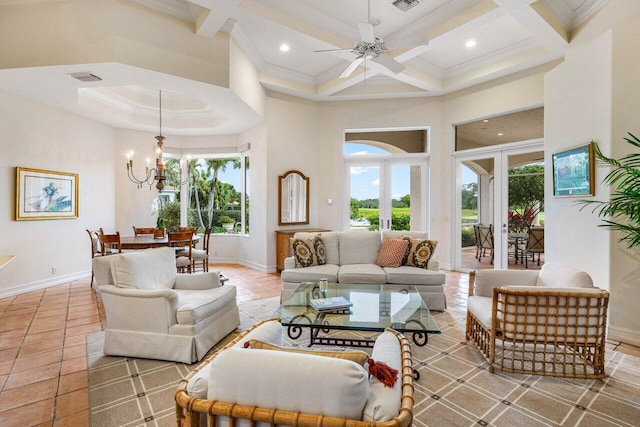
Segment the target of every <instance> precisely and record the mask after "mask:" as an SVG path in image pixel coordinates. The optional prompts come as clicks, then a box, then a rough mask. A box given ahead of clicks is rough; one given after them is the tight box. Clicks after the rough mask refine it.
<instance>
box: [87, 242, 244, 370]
mask: <svg viewBox="0 0 640 427" xmlns="http://www.w3.org/2000/svg"><path fill="white" fill-rule="evenodd" d="M93 268H94V272H95V276H96V286H97V288H98V289H99V291H100V294H101V297H102V301H103V303H104V309H105V312H106V315H107V327H106V329H105V339H104V353H105V354H108V355H114V356H131V357H143V358H149V359H161V360H173V361H176V362H183V363H193V362H195V361H197V360H200V359H201V358H202V357H204V355H205V354H206V353H207V351H208V350H209V349H210V348H211V347H213V346H214V345H215V344H216V343H217V342H218V341H220V340H221V339H222V338H224V337H225V336H226V335H227V334H229V333H230V332H231V331H233V330H235V329H236V327H237V326H238V325H239V324H240V315H239V311H238V306H237V304H236V288H235V286H233V285H224V286H222V285H221V284H220V275H219V273H218V272H208V273H198V274H177V273H176V258H175V252H174V250H173V248H168V247H165V248H158V249H145V250H140V251H133V252H127V253H122V254H119V255H110V256H105V257H97V258H93Z"/></svg>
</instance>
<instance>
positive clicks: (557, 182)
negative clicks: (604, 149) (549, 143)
mask: <svg viewBox="0 0 640 427" xmlns="http://www.w3.org/2000/svg"><path fill="white" fill-rule="evenodd" d="M552 162H553V195H554V196H593V195H594V193H595V190H594V188H595V186H594V174H595V165H594V159H593V147H592V146H591V144H588V145H583V146H580V147H576V148H571V149H569V150H565V151H560V152H558V153H555V154H553V156H552Z"/></svg>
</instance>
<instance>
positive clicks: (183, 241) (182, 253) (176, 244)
mask: <svg viewBox="0 0 640 427" xmlns="http://www.w3.org/2000/svg"><path fill="white" fill-rule="evenodd" d="M167 240H168V242H169V246H171V247H173V248H175V249H176V268H177V269H178V272H180V273H184V272H185V270H186V271H187V273H191V263H192V261H193V257H192V251H193V233H192V232H190V231H178V232H175V233H169V234H168V236H167Z"/></svg>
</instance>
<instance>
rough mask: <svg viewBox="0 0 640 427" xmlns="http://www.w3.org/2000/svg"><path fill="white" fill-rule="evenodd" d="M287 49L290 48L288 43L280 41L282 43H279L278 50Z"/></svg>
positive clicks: (283, 50) (286, 50) (285, 50)
mask: <svg viewBox="0 0 640 427" xmlns="http://www.w3.org/2000/svg"><path fill="white" fill-rule="evenodd" d="M289 49H291V48H290V47H289V45H288V44H286V43H282V44H281V45H280V50H281V51H282V52H289Z"/></svg>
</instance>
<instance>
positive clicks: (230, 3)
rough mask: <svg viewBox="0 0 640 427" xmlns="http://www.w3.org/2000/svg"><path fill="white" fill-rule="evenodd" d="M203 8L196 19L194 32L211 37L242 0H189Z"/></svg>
mask: <svg viewBox="0 0 640 427" xmlns="http://www.w3.org/2000/svg"><path fill="white" fill-rule="evenodd" d="M190 1H191V3H194V4H197V5H199V6H202V7H203V8H204V10H203V11H202V12H201V13H200V15H199V16H198V20H197V21H196V34H197V35H199V36H202V37H207V38H213V37H215V36H216V34H217V33H218V31H220V29H221V28H222V26H223V25H224V24H225V22H227V20H228V19H229V18H230V17H231V15H232V14H233V13H234V12H235V11H236V9H237V8H238V6H239V5H240V2H241V1H242V0H206V1H205V0H190Z"/></svg>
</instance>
